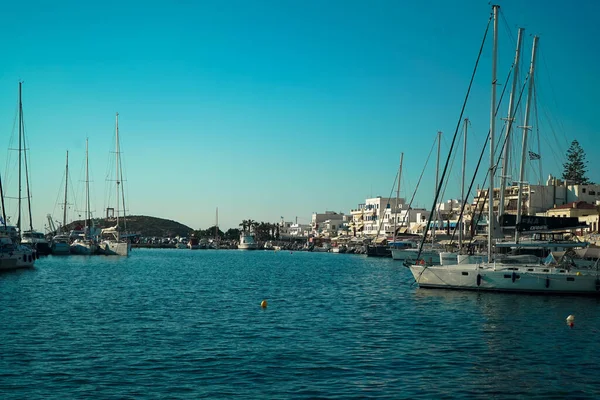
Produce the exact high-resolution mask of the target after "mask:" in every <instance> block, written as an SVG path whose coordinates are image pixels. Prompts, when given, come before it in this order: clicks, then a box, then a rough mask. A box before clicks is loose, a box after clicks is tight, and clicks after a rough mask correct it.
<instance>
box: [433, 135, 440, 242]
mask: <svg viewBox="0 0 600 400" xmlns="http://www.w3.org/2000/svg"><path fill="white" fill-rule="evenodd" d="M437 136H438V137H437V142H438V143H437V162H436V165H435V192H434V193H433V196H434V197H433V198H434V199H435V198H436V196H437V191H438V187H439V183H438V182H439V173H440V148H441V143H442V132H438V133H437ZM434 213H435V215H434V217H435V224H434V228H433V230H432V232H431V243H433V242H435V231H436V230H437V228H438V224H439V223H440V211H439V208H438V205H437V204H436V205H435V211H434Z"/></svg>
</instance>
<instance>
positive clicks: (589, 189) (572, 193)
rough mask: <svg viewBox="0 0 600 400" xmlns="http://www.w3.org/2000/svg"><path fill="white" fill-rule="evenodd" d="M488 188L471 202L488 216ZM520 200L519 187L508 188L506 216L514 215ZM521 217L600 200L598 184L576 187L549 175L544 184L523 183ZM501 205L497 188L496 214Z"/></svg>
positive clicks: (477, 209)
mask: <svg viewBox="0 0 600 400" xmlns="http://www.w3.org/2000/svg"><path fill="white" fill-rule="evenodd" d="M487 192H488V190H487V189H479V190H477V196H476V197H475V199H474V200H473V211H474V212H477V213H478V212H479V211H480V210H482V213H483V215H484V216H485V215H487V209H488V200H487ZM518 199H519V187H518V186H517V185H512V186H508V187H507V188H506V190H505V192H504V211H505V213H507V214H516V213H517V201H518ZM521 199H522V213H523V215H536V214H538V213H543V212H546V211H547V210H549V209H551V208H554V207H557V206H561V205H563V204H567V203H571V202H573V201H575V202H577V201H585V202H586V203H591V204H595V203H596V201H598V200H600V185H575V184H573V183H572V182H570V181H564V180H561V179H558V178H555V177H553V176H552V175H549V176H548V180H547V181H546V185H530V184H528V183H524V184H523V192H522V196H521ZM499 204H500V188H494V210H495V211H498V205H499Z"/></svg>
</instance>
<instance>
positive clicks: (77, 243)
mask: <svg viewBox="0 0 600 400" xmlns="http://www.w3.org/2000/svg"><path fill="white" fill-rule="evenodd" d="M84 219H85V228H84V230H83V235H81V236H80V237H78V238H76V239H75V240H74V241H73V243H71V252H72V253H74V254H81V255H86V256H87V255H92V254H95V253H96V251H97V250H98V246H97V245H96V242H95V240H94V239H93V238H92V237H91V230H92V226H90V225H91V224H90V222H91V220H92V216H91V211H90V174H89V158H88V140H87V139H86V140H85V217H84Z"/></svg>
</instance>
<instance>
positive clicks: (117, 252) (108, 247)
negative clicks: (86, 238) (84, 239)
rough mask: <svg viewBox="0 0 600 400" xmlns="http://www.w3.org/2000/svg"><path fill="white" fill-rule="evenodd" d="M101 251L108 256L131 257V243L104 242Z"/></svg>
mask: <svg viewBox="0 0 600 400" xmlns="http://www.w3.org/2000/svg"><path fill="white" fill-rule="evenodd" d="M99 251H100V252H101V253H102V254H104V255H107V256H124V257H127V256H129V253H130V252H131V243H129V242H115V241H104V242H102V243H101V245H100V247H99Z"/></svg>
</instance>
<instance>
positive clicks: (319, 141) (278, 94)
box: [0, 0, 600, 230]
mask: <svg viewBox="0 0 600 400" xmlns="http://www.w3.org/2000/svg"><path fill="white" fill-rule="evenodd" d="M499 4H500V5H501V12H502V18H501V20H500V22H499V28H500V35H499V66H498V80H499V81H500V82H502V83H503V82H504V81H505V79H506V76H507V73H508V70H509V68H510V64H511V62H512V58H513V57H514V47H515V37H516V28H517V27H518V26H522V27H524V28H526V36H525V41H524V51H523V58H524V59H525V61H524V63H523V66H525V67H527V66H528V64H529V58H530V54H531V42H532V40H531V36H530V35H532V34H537V35H539V36H540V53H539V57H540V58H539V63H538V72H539V74H538V77H537V85H536V93H537V101H536V104H537V110H538V112H537V115H536V117H534V118H533V121H532V125H534V131H535V132H534V144H533V145H532V146H531V149H532V150H534V151H536V152H537V151H538V148H537V140H538V139H537V136H536V135H537V132H538V131H539V135H540V139H539V140H540V144H541V149H540V153H541V155H542V167H543V172H542V174H543V176H544V179H545V178H546V177H547V175H548V174H554V175H560V174H561V173H562V162H564V159H565V157H564V154H565V152H566V148H567V147H568V143H570V142H571V140H573V139H577V140H579V142H580V143H581V144H582V146H583V147H584V149H585V150H586V151H587V159H588V161H589V174H588V175H589V176H590V178H591V179H592V180H594V181H595V182H600V161H599V160H598V157H597V154H598V153H597V150H596V149H598V145H599V142H600V139H599V137H600V136H599V135H598V133H599V132H598V130H599V129H598V126H597V119H596V114H597V108H598V101H597V100H596V96H597V93H598V92H599V91H600V78H599V76H598V74H597V71H598V65H599V64H600V59H599V58H600V51H599V50H600V44H598V41H597V40H598V38H599V37H600V27H599V25H598V24H597V22H596V18H595V16H597V15H598V14H599V12H600V2H597V1H593V0H588V1H577V2H565V1H558V0H554V1H537V0H535V1H534V0H530V1H518V0H507V1H502V2H500V3H499ZM2 8H3V10H2V14H1V16H0V37H2V45H1V47H2V48H1V50H2V54H3V57H2V62H1V63H0V93H1V95H0V131H1V132H3V134H2V137H3V138H4V145H1V142H0V148H2V147H3V148H4V149H5V150H6V151H4V150H3V151H0V154H4V156H0V157H2V158H3V159H0V165H1V166H2V170H1V171H2V178H3V181H4V182H3V183H4V184H5V192H6V193H7V196H8V197H10V196H13V197H14V196H16V188H15V187H16V185H15V183H16V178H15V176H16V172H15V168H16V166H15V163H14V160H15V158H16V152H14V151H10V150H8V149H9V148H14V147H15V146H16V144H15V143H16V142H15V140H16V128H15V127H14V123H15V116H16V112H17V93H18V91H17V89H18V82H19V80H22V81H23V82H24V83H23V106H24V116H25V126H26V135H27V140H28V142H29V150H30V152H29V153H28V155H29V157H30V161H31V167H30V176H31V188H32V194H33V198H32V206H33V218H34V227H35V228H36V229H38V230H43V227H44V225H45V224H46V214H48V213H50V214H53V215H54V218H55V219H61V209H60V205H59V204H58V203H60V202H62V193H63V192H64V178H63V176H64V168H65V152H66V151H67V150H69V152H70V160H71V162H70V169H71V172H70V176H71V178H70V179H71V183H72V189H71V190H72V192H71V190H70V193H71V194H70V197H71V199H70V200H69V203H79V204H77V205H73V206H71V208H70V210H69V215H70V216H71V218H74V217H76V216H77V214H78V213H77V212H76V211H75V209H82V207H83V204H82V199H83V185H82V183H81V179H82V177H83V175H82V172H83V169H82V166H83V159H84V149H85V138H86V137H88V138H89V145H90V174H91V176H92V180H93V182H92V183H91V192H92V195H93V198H92V209H93V210H95V215H102V214H103V210H104V209H105V207H106V206H107V204H106V203H107V199H106V198H107V194H106V193H107V189H106V186H107V185H106V182H105V180H106V176H107V171H110V170H109V165H111V166H112V163H110V164H109V162H110V161H109V160H110V158H109V155H110V151H113V150H114V124H115V113H116V112H119V114H120V136H121V144H122V151H123V154H122V156H123V160H124V163H125V175H126V179H127V182H126V183H125V185H126V189H127V193H126V195H127V203H128V212H129V213H130V214H145V215H153V216H158V217H163V218H169V219H174V220H177V221H180V222H182V223H185V224H187V225H189V226H191V227H192V228H194V229H198V228H202V229H204V228H207V227H209V226H211V225H213V224H214V222H215V209H216V208H217V207H219V220H220V225H221V227H222V228H224V229H227V228H231V227H237V226H238V224H239V222H241V220H243V219H248V218H251V219H254V220H258V221H270V222H275V221H278V220H279V219H280V217H281V216H283V217H284V218H285V219H286V220H294V218H295V217H298V221H299V222H303V223H306V222H308V220H309V219H310V216H311V213H312V212H323V211H325V210H333V211H342V212H349V211H350V209H352V208H356V206H357V205H358V204H359V203H362V202H364V199H365V198H366V197H369V196H377V195H381V196H387V195H389V194H390V192H391V189H392V185H393V181H394V177H395V176H396V170H397V169H398V164H399V158H400V153H401V152H404V170H403V174H402V176H403V178H402V188H401V196H404V197H410V196H411V195H412V193H413V191H414V189H415V185H416V182H417V179H418V176H419V174H420V173H421V171H422V169H423V166H424V164H425V159H426V157H427V154H428V152H429V149H430V148H431V146H432V144H433V141H434V139H435V136H436V132H437V131H442V132H444V135H443V141H442V143H443V144H442V158H443V159H444V158H445V156H446V154H447V151H448V144H449V143H450V141H451V137H452V134H453V133H454V129H455V127H456V123H457V120H458V117H459V112H460V107H461V105H462V102H463V99H464V95H465V92H466V88H467V84H468V81H469V78H470V76H471V72H472V69H473V65H474V61H475V58H476V56H477V52H478V49H479V45H480V42H481V38H482V35H483V32H484V30H485V26H486V24H487V20H488V17H489V13H490V9H491V7H490V5H489V4H488V2H487V1H485V0H481V1H447V0H444V1H395V0H394V1H371V2H365V1H354V0H339V1H338V0H328V1H322V0H303V1H289V0H277V1H228V0H224V1H187V0H186V1H181V0H180V1H177V0H174V1H164V2H156V1H143V2H141V1H140V2H137V1H119V2H115V1H111V0H109V1H104V2H95V3H94V2H92V3H89V2H81V1H58V2H50V1H21V2H5V3H4V4H3V7H2ZM489 44H490V42H488V45H487V46H486V48H485V50H484V53H483V57H482V61H481V66H480V69H479V71H478V74H477V77H476V82H475V87H474V89H473V93H472V97H471V100H470V102H469V104H468V106H467V111H466V116H468V117H469V118H470V119H471V121H472V124H471V127H470V135H469V150H468V152H469V168H470V169H469V175H471V174H472V169H473V166H474V164H475V161H476V158H477V156H478V154H479V151H480V149H481V146H482V144H483V141H484V138H485V135H486V134H487V131H488V128H489V104H490V76H491V75H490V60H491V46H490V45H489ZM501 90H502V87H499V91H498V93H500V92H501ZM523 101H524V100H523ZM504 103H506V101H504ZM505 110H506V107H503V108H502V110H501V111H500V113H501V114H502V116H505V115H506V111H505ZM520 114H522V112H521V113H520ZM501 123H502V121H501V120H500V119H499V122H498V126H499V127H500V128H501ZM521 124H522V122H521V123H519V125H521ZM518 135H519V137H520V132H519V133H518ZM519 140H520V139H519ZM434 155H435V153H434ZM458 157H460V155H459V156H458ZM485 160H486V161H485V162H487V156H486V158H485ZM434 163H435V157H433V158H432V160H431V161H430V163H429V166H428V168H427V170H426V172H425V177H424V182H423V184H422V186H421V187H420V188H419V192H418V194H417V201H418V205H420V206H425V207H428V208H429V207H430V206H431V200H432V196H431V194H432V193H433V187H434V176H435V166H434ZM533 165H534V166H535V168H536V169H532V168H531V167H530V169H529V173H528V179H529V180H531V181H535V180H537V179H538V178H537V177H538V176H539V172H538V171H537V165H538V164H537V162H536V164H533ZM458 166H459V158H457V161H456V162H455V168H454V170H453V172H452V173H451V175H450V181H449V182H450V183H449V187H448V190H447V192H446V195H445V198H446V199H448V198H457V197H459V191H458V188H459V185H458V181H459V173H460V172H459V170H458ZM480 181H481V180H480ZM15 208H16V206H15V204H14V201H8V202H7V209H8V210H7V211H8V214H9V215H15V214H16V211H15ZM13 218H14V217H13ZM15 221H16V219H13V222H15Z"/></svg>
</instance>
